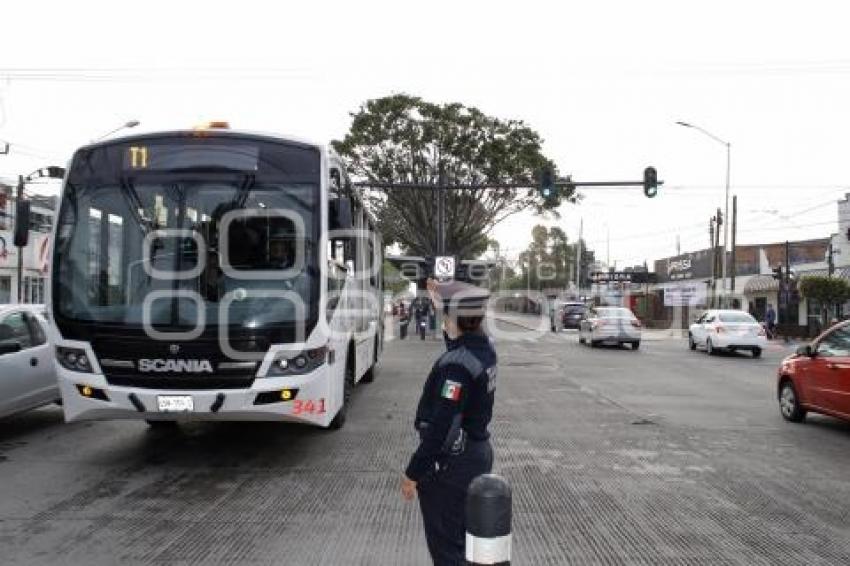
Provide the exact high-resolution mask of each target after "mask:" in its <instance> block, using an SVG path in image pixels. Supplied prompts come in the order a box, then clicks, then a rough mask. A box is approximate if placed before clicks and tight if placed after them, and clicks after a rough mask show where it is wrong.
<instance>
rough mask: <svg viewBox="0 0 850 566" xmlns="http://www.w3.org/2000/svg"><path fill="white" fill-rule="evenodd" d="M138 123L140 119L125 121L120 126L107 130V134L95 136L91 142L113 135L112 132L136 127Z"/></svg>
mask: <svg viewBox="0 0 850 566" xmlns="http://www.w3.org/2000/svg"><path fill="white" fill-rule="evenodd" d="M138 125H139V121H138V120H130V121H129V122H125V123H123V124H121V125H120V126H118V127H117V128H113V129H111V130H109V131H108V132H106V133H105V134H103V135H102V136H98V137H96V138H94V139H93V140H92V141H91V143H94V142H96V141H100V140H102V139H103V138H106V137H109V136H111V135H112V134H114V133H115V132H120V131H121V130H123V129H129V128H135V127H136V126H138Z"/></svg>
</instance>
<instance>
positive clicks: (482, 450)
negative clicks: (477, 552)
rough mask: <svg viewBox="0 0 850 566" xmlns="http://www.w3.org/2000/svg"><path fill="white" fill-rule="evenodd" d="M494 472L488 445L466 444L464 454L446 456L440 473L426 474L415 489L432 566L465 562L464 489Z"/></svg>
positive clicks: (491, 452) (491, 454) (455, 564)
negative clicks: (417, 494)
mask: <svg viewBox="0 0 850 566" xmlns="http://www.w3.org/2000/svg"><path fill="white" fill-rule="evenodd" d="M492 469H493V449H492V447H491V446H490V442H489V441H487V440H485V441H479V442H474V441H473V442H468V443H467V445H466V451H465V452H464V453H463V454H460V455H458V456H446V457H445V458H444V459H443V460H442V463H441V465H440V470H439V471H435V472H434V473H432V474H428V475H427V476H426V477H425V478H423V479H422V481H420V482H419V483H418V484H417V486H416V489H417V491H418V492H419V508H420V509H421V510H422V521H423V523H424V524H425V539H426V540H427V542H428V552H430V553H431V558H432V559H433V560H434V566H463V565H464V564H465V562H466V557H465V555H464V545H465V542H466V520H465V515H466V490H467V488H468V487H469V484H470V482H472V480H473V479H475V478H476V477H477V476H479V475H481V474H489V473H490V471H491V470H492Z"/></svg>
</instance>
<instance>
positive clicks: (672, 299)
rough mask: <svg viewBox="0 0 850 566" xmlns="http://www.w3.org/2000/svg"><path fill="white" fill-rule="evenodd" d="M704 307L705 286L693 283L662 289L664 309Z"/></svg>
mask: <svg viewBox="0 0 850 566" xmlns="http://www.w3.org/2000/svg"><path fill="white" fill-rule="evenodd" d="M700 305H705V284H703V283H694V284H686V285H677V286H675V287H666V288H665V289H664V306H665V307H696V306H700Z"/></svg>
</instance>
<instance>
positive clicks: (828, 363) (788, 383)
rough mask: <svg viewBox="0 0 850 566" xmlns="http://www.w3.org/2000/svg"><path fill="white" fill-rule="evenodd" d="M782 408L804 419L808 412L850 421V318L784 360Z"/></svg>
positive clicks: (779, 376) (790, 415) (780, 392)
mask: <svg viewBox="0 0 850 566" xmlns="http://www.w3.org/2000/svg"><path fill="white" fill-rule="evenodd" d="M777 398H778V400H779V411H780V413H782V416H783V417H784V418H785V419H786V420H789V421H793V422H800V421H802V420H803V419H805V418H806V413H807V412H808V411H812V412H816V413H823V414H825V415H831V416H833V417H838V418H840V419H845V420H850V321H847V322H841V323H839V324H837V325H835V326H833V327H832V328H830V329H829V330H827V331H825V332H824V333H823V334H821V335H820V336H818V337H817V338H815V339H814V341H812V343H811V344H804V345H802V346H800V347H799V348H797V352H796V353H795V354H794V355H792V356H788V357H787V358H785V359H784V360H783V361H782V365H780V366H779V370H778V372H777Z"/></svg>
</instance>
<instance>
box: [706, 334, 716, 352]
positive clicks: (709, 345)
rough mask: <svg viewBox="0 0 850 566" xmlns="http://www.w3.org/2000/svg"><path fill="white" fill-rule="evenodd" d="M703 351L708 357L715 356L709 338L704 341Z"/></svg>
mask: <svg viewBox="0 0 850 566" xmlns="http://www.w3.org/2000/svg"><path fill="white" fill-rule="evenodd" d="M705 351H706V352H708V355H709V356H713V355H714V354H715V352H714V346H712V344H711V338H708V339H707V340H706V341H705Z"/></svg>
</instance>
